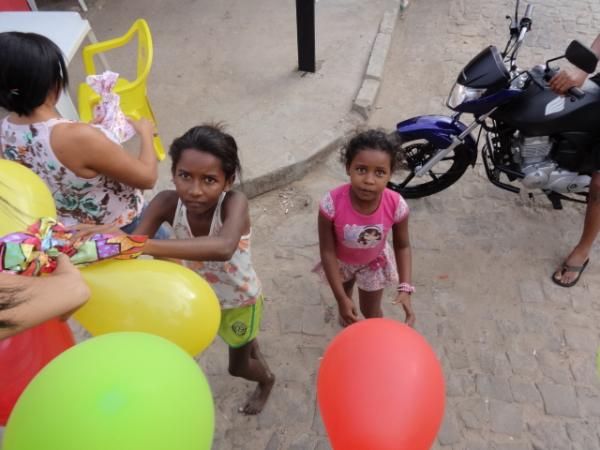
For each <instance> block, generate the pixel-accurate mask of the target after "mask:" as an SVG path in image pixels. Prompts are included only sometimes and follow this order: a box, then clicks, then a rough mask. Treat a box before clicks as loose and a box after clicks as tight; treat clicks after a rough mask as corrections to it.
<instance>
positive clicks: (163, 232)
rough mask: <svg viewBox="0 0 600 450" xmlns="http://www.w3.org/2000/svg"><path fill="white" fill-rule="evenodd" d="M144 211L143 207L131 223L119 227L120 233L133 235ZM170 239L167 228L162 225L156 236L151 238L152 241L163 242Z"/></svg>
mask: <svg viewBox="0 0 600 450" xmlns="http://www.w3.org/2000/svg"><path fill="white" fill-rule="evenodd" d="M145 210H146V207H145V206H144V208H143V209H142V212H141V213H140V214H138V216H137V217H136V218H135V219H133V220H132V221H131V223H129V224H127V225H125V226H124V227H121V231H122V232H123V233H126V234H133V232H134V231H135V229H136V228H137V227H138V225H139V224H140V222H141V221H142V216H143V215H144V211H145ZM170 238H171V234H170V233H169V230H168V229H167V227H165V224H162V225H161V226H160V228H159V229H158V230H157V231H156V234H155V235H154V236H152V239H160V240H163V241H165V240H167V239H170Z"/></svg>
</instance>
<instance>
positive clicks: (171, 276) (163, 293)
mask: <svg viewBox="0 0 600 450" xmlns="http://www.w3.org/2000/svg"><path fill="white" fill-rule="evenodd" d="M81 273H82V275H83V277H84V278H85V281H86V282H87V284H88V286H89V287H90V290H91V293H92V295H91V297H90V300H89V301H88V302H87V303H86V304H85V305H84V306H83V307H82V308H81V309H80V310H79V311H77V312H76V313H75V318H76V319H77V320H78V321H79V322H80V323H81V324H82V325H83V326H84V327H85V328H86V329H87V330H88V331H89V332H90V333H91V334H92V335H94V336H97V335H101V334H105V333H112V332H116V331H141V332H145V333H151V334H155V335H158V336H162V337H164V338H165V339H168V340H170V341H172V342H174V343H175V344H177V345H179V346H180V347H181V348H183V349H184V350H185V351H186V352H188V353H189V354H190V355H192V356H193V355H196V354H198V353H200V352H201V351H203V350H204V349H205V348H206V347H208V346H209V345H210V343H211V342H212V340H213V339H214V337H215V335H216V334H217V330H218V328H219V324H220V322H221V307H220V305H219V301H218V299H217V296H216V295H215V293H214V291H213V290H212V288H211V287H210V286H209V284H208V283H207V282H206V281H204V279H202V278H201V277H200V276H198V275H197V274H196V273H194V272H193V271H191V270H190V269H187V268H185V267H183V266H180V265H178V264H175V263H172V262H167V261H160V260H151V259H136V260H129V261H123V260H121V261H119V260H112V261H103V262H100V263H97V264H92V265H90V266H87V267H85V268H83V269H82V270H81Z"/></svg>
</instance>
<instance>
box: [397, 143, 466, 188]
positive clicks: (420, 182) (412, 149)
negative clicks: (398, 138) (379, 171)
mask: <svg viewBox="0 0 600 450" xmlns="http://www.w3.org/2000/svg"><path fill="white" fill-rule="evenodd" d="M402 148H403V150H404V157H405V161H404V162H403V163H401V164H400V169H399V170H398V171H397V173H395V174H394V176H393V177H392V180H391V181H390V182H389V183H388V188H390V189H392V190H394V191H396V192H399V193H400V194H401V195H402V196H403V197H405V198H420V197H427V196H428V195H433V194H436V193H438V192H440V191H443V190H444V189H446V188H447V187H448V186H450V185H452V184H453V183H455V182H456V181H457V180H458V179H459V178H460V177H461V176H462V175H463V173H465V170H467V167H469V164H470V161H471V159H470V155H469V152H468V150H467V148H466V147H465V146H464V145H459V146H457V147H456V148H455V149H454V150H453V151H452V152H450V153H449V154H448V155H446V156H445V157H444V158H443V159H442V160H441V161H440V162H438V163H437V164H436V165H435V166H433V167H432V168H431V170H430V171H429V172H428V173H427V174H426V175H423V176H422V177H416V176H415V168H416V167H418V166H422V165H423V164H424V163H425V162H426V161H427V160H429V158H431V157H432V156H433V155H434V154H435V153H436V151H437V149H436V148H435V147H433V145H431V144H430V143H429V142H428V141H426V140H424V139H417V140H413V141H408V142H404V143H403V144H402Z"/></svg>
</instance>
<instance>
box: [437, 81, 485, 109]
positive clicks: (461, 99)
mask: <svg viewBox="0 0 600 450" xmlns="http://www.w3.org/2000/svg"><path fill="white" fill-rule="evenodd" d="M485 91H486V89H474V88H470V87H466V86H463V85H462V84H459V83H455V84H454V87H453V88H452V91H451V92H450V96H449V97H448V101H447V102H446V104H447V105H448V107H449V108H451V109H454V108H456V107H457V106H459V105H461V104H463V103H465V102H470V101H472V100H477V99H479V98H481V96H482V95H483V93H484V92H485Z"/></svg>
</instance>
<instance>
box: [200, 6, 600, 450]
mask: <svg viewBox="0 0 600 450" xmlns="http://www.w3.org/2000/svg"><path fill="white" fill-rule="evenodd" d="M512 9H513V6H512V2H508V1H495V2H485V3H484V2H479V1H477V0H462V1H459V0H452V1H449V0H444V1H440V0H416V1H415V2H413V4H412V5H411V7H410V9H409V10H408V12H407V14H406V16H405V17H404V18H403V19H401V20H402V21H403V22H404V23H403V24H402V25H401V27H399V29H398V31H399V32H397V33H396V36H394V41H393V44H392V49H391V55H390V59H389V60H388V63H387V66H386V72H385V74H384V81H383V85H382V88H381V91H380V95H379V100H378V104H377V108H376V111H375V113H374V114H373V116H372V120H371V124H372V125H374V126H375V125H376V126H385V127H386V128H391V127H393V126H394V125H395V123H396V122H397V121H398V120H400V119H403V118H407V117H410V116H412V115H415V114H422V113H436V112H444V111H445V109H444V106H443V103H444V101H445V97H446V95H447V93H448V91H449V89H450V87H451V85H452V83H453V81H454V79H455V77H456V75H457V74H458V71H459V70H460V68H461V67H462V66H463V65H464V64H465V63H466V62H467V61H468V60H469V59H470V58H471V57H472V56H474V55H475V54H476V53H477V52H478V51H479V50H480V49H481V48H483V47H484V46H485V45H488V44H492V43H493V44H496V45H498V46H501V45H503V44H504V43H505V38H506V36H507V35H506V29H505V21H504V15H505V14H507V13H510V12H511V11H512ZM596 30H600V4H597V3H592V1H591V0H588V1H578V2H574V1H573V2H570V3H568V4H567V3H564V2H559V1H546V2H543V4H541V2H537V4H536V10H535V16H534V32H533V33H532V34H531V36H530V37H531V39H529V41H528V46H527V47H526V48H524V49H523V52H522V56H523V58H521V59H520V61H521V64H522V65H524V66H525V65H528V64H532V63H538V62H543V61H544V60H545V59H547V58H549V57H551V56H555V55H558V54H561V52H562V51H563V50H564V48H566V45H567V44H568V42H569V41H570V40H571V39H573V38H578V39H580V40H582V41H583V42H587V43H589V42H591V40H592V39H593V37H594V36H595V33H596ZM344 180H345V175H344V173H343V170H342V168H341V167H340V165H339V163H338V162H337V161H336V159H335V157H334V155H332V156H331V157H330V158H329V159H328V160H327V161H325V162H324V163H323V164H321V165H319V166H318V168H317V169H316V170H315V171H314V172H313V173H311V174H309V175H308V176H306V177H305V178H304V179H302V180H301V181H299V182H297V183H294V184H292V185H289V186H288V187H287V188H286V189H283V190H279V191H276V192H272V193H269V194H266V195H263V196H262V197H260V198H257V199H255V200H253V202H252V216H253V227H254V233H255V234H254V253H255V260H256V265H257V270H258V271H259V274H260V275H261V277H262V279H263V282H264V285H265V293H266V295H267V296H268V299H269V300H268V302H267V304H266V308H265V315H264V323H263V330H262V333H261V335H260V337H259V339H260V342H261V345H262V346H263V348H264V352H265V354H266V356H267V358H268V361H269V363H270V364H271V366H272V369H273V371H274V372H275V374H276V375H277V377H278V382H277V385H276V388H275V389H274V391H273V396H272V398H271V401H270V403H269V404H268V405H267V407H266V409H265V411H264V412H263V413H262V414H261V415H260V416H259V417H257V418H255V417H243V416H240V415H239V414H237V413H236V409H237V407H238V406H239V404H240V402H242V401H243V399H244V397H245V396H246V395H248V394H249V393H250V392H251V385H250V384H246V383H244V382H242V381H239V380H234V379H232V378H230V377H228V376H227V370H226V355H225V352H226V348H225V346H224V345H223V344H222V343H221V342H217V343H216V344H215V345H214V346H213V347H211V349H210V350H209V351H207V352H206V353H205V354H204V355H202V356H201V357H200V358H199V361H200V365H201V366H202V367H203V368H204V369H205V371H206V372H207V374H208V376H209V379H210V382H211V385H212V387H213V390H214V395H215V402H216V408H217V416H216V418H217V431H216V441H215V448H216V449H268V450H274V449H297V450H301V449H302V450H304V449H310V450H312V449H326V448H329V446H328V443H327V438H326V436H325V432H324V430H323V427H322V425H321V422H320V419H319V414H318V409H317V407H316V403H315V377H316V372H317V368H318V365H319V358H320V357H321V355H322V353H323V351H324V349H325V348H326V346H327V344H328V343H329V341H330V340H331V339H332V337H333V336H334V335H335V334H336V333H337V332H339V327H338V325H337V321H336V319H335V317H336V308H335V303H334V300H333V296H332V295H331V293H330V292H329V289H328V287H327V286H324V285H322V284H320V283H319V282H318V281H317V279H316V278H315V276H314V275H312V274H311V273H310V269H311V268H312V266H313V264H314V263H315V262H316V260H317V257H318V246H317V233H316V211H317V202H318V199H319V198H320V197H321V195H322V194H323V193H324V192H326V191H327V190H328V189H330V188H331V187H333V186H335V185H337V184H339V183H341V182H343V181H344ZM410 206H411V208H412V215H411V238H412V243H413V248H414V273H415V279H414V281H415V283H416V285H417V293H416V294H415V297H414V303H415V307H416V310H417V329H418V330H419V331H420V332H421V333H422V334H423V335H424V336H425V337H426V338H427V339H428V341H429V342H430V344H431V345H432V347H433V348H434V349H435V351H436V353H437V354H438V356H439V358H440V360H441V362H442V366H443V369H444V373H445V376H446V383H447V386H446V389H447V408H446V417H445V420H444V424H443V426H442V428H441V431H440V433H439V435H438V438H437V441H436V443H435V445H434V448H436V449H454V450H458V449H461V450H462V449H470V450H476V449H496V450H521V449H523V450H525V449H539V450H541V449H544V450H547V449H585V450H590V449H597V448H600V441H599V439H600V436H599V430H600V427H599V425H600V385H599V382H598V378H597V376H596V373H595V351H596V347H597V344H598V342H599V339H598V338H599V330H600V327H599V325H598V323H600V322H599V320H600V304H599V303H598V301H597V299H596V298H597V297H598V294H599V292H600V289H599V286H600V271H599V270H598V268H597V267H598V266H597V265H596V264H594V262H595V261H598V260H600V255H599V254H598V251H597V250H594V252H593V254H592V255H591V260H592V265H591V266H590V268H589V269H588V270H587V271H586V273H585V274H584V276H583V277H582V279H581V281H580V283H579V284H578V285H577V286H576V287H575V288H571V289H561V288H558V287H555V286H554V285H553V284H552V283H551V282H550V279H549V276H550V273H551V271H552V269H553V268H554V267H555V266H556V265H557V264H558V262H559V261H560V260H561V257H563V256H564V255H565V253H566V252H567V251H568V250H569V249H570V246H571V245H572V244H573V243H574V242H575V241H576V239H577V237H578V235H579V232H580V227H581V222H582V217H583V215H582V214H583V208H581V207H578V206H571V205H567V206H566V207H565V209H564V210H563V211H553V210H552V209H551V208H550V207H549V205H548V204H547V201H546V200H545V199H544V198H535V199H534V200H530V199H528V198H524V197H523V198H522V197H520V196H518V195H514V194H510V193H508V192H505V191H502V190H500V189H498V188H495V187H494V186H492V185H491V184H489V183H488V182H487V181H486V180H485V178H484V176H483V171H482V168H481V167H480V166H479V165H477V166H476V167H475V170H469V171H468V172H467V174H466V175H465V176H464V177H463V178H462V179H461V180H460V181H459V182H458V183H457V184H456V185H455V186H453V187H451V188H450V189H448V190H447V191H445V192H443V193H440V194H439V195H437V196H434V197H431V198H427V199H421V200H415V201H410ZM384 311H385V314H386V315H387V316H389V317H394V318H398V319H401V318H402V315H401V312H400V311H399V310H398V309H396V308H395V307H393V306H392V305H391V304H390V303H389V301H388V302H387V304H386V305H385V307H384Z"/></svg>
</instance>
